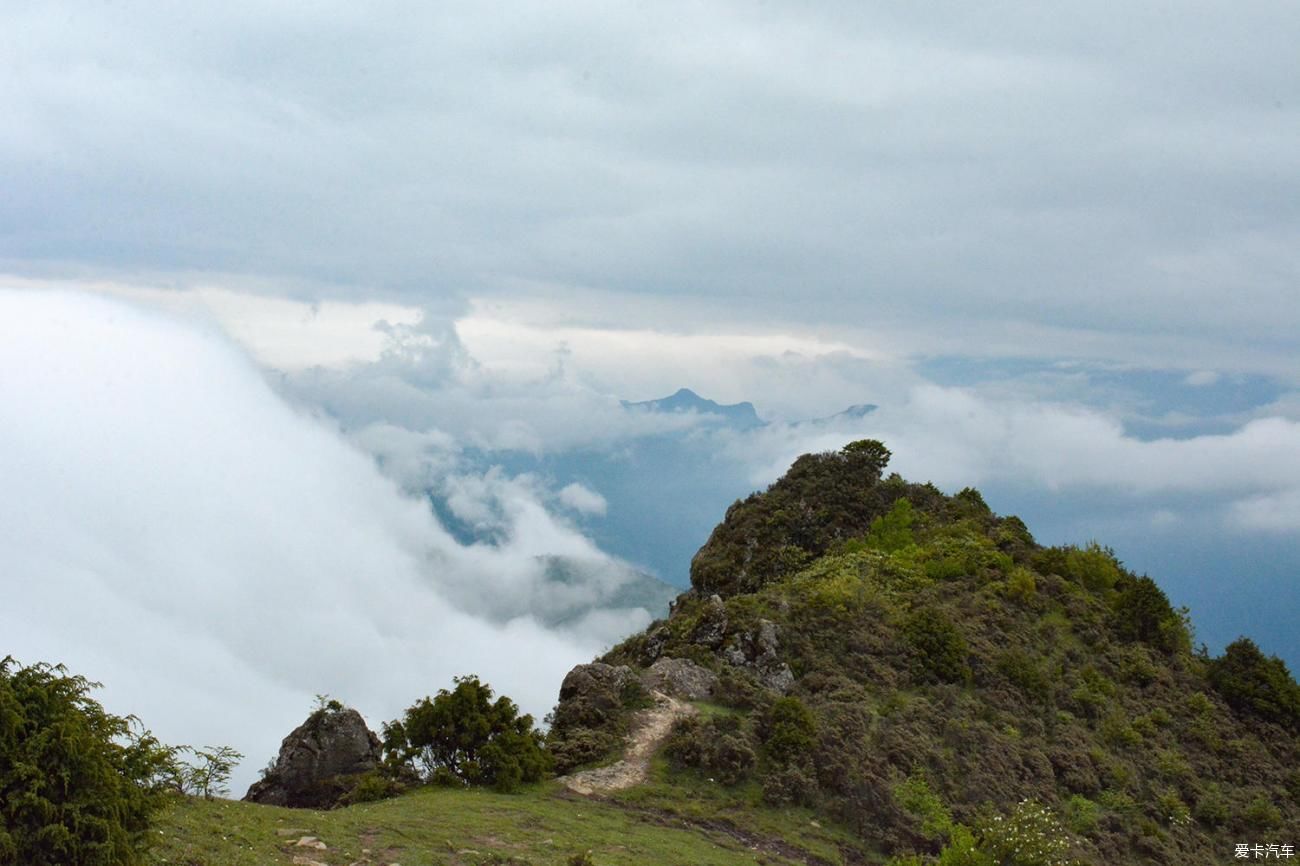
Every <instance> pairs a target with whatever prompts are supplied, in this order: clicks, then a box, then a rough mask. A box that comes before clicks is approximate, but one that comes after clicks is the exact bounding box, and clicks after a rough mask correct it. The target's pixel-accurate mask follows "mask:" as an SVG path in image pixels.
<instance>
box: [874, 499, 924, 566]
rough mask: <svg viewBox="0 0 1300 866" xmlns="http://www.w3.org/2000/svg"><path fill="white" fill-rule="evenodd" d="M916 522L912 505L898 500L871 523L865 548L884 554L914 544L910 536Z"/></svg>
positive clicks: (903, 500)
mask: <svg viewBox="0 0 1300 866" xmlns="http://www.w3.org/2000/svg"><path fill="white" fill-rule="evenodd" d="M915 521H916V512H915V511H913V509H912V503H911V502H909V501H908V500H906V499H898V500H896V501H895V502H894V505H893V507H892V508H890V509H889V511H887V512H886V513H884V514H882V515H881V516H880V517H877V518H876V519H875V520H873V521H871V528H870V529H869V530H868V531H867V546H868V547H871V548H874V549H876V550H880V551H884V552H885V553H896V552H897V551H900V550H903V549H905V548H908V547H912V546H913V545H915V544H916V537H915V536H914V535H912V524H913V523H914V522H915Z"/></svg>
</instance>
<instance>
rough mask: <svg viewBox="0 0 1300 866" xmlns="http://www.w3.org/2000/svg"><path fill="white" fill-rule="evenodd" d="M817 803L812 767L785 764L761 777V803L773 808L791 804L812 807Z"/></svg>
mask: <svg viewBox="0 0 1300 866" xmlns="http://www.w3.org/2000/svg"><path fill="white" fill-rule="evenodd" d="M816 801H817V778H816V774H815V773H814V771H813V769H812V767H810V766H808V765H805V764H787V765H785V766H782V767H777V768H776V769H774V770H772V771H771V772H770V773H768V774H767V775H766V776H764V777H763V802H765V803H769V804H771V805H773V806H784V805H787V804H790V803H793V804H794V805H796V806H812V805H814V804H815V803H816Z"/></svg>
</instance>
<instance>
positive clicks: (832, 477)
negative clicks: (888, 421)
mask: <svg viewBox="0 0 1300 866" xmlns="http://www.w3.org/2000/svg"><path fill="white" fill-rule="evenodd" d="M888 460H889V450H888V449H886V448H885V447H884V446H883V445H882V444H881V443H879V442H876V441H875V440H871V439H865V440H862V441H859V442H851V443H849V444H848V445H846V446H845V447H844V448H843V449H842V450H840V451H833V452H827V453H824V454H805V455H804V456H802V457H800V458H799V459H798V460H796V461H795V462H794V465H792V466H791V467H790V470H789V471H788V472H787V473H786V474H785V475H784V476H783V477H782V478H781V479H780V480H779V481H777V482H776V483H775V484H773V485H772V486H771V487H769V488H768V489H767V491H766V492H764V493H755V494H753V495H752V496H750V497H749V498H748V499H745V500H744V501H743V502H737V503H735V504H734V505H732V506H731V507H730V508H728V509H727V515H726V519H725V520H723V522H722V523H721V524H719V525H718V527H717V528H716V529H714V530H713V534H712V535H710V537H709V540H708V542H706V543H705V545H704V546H703V547H701V548H700V550H699V552H698V553H697V554H695V558H694V559H692V560H691V585H692V586H693V587H694V588H695V589H696V590H697V591H698V592H699V593H701V594H702V595H703V596H706V597H707V596H708V595H710V594H712V593H718V594H720V595H722V596H723V597H724V598H725V597H727V596H730V595H735V594H737V593H742V592H753V591H755V590H757V589H759V588H760V587H762V586H763V585H764V584H766V583H768V582H769V581H771V580H773V579H776V578H778V577H781V576H783V575H789V574H793V573H794V572H796V571H798V570H799V569H800V568H802V567H803V566H805V565H807V564H808V563H809V562H811V561H812V560H813V559H814V558H816V557H818V556H820V555H822V554H823V553H826V552H827V551H828V550H830V549H831V548H832V547H833V546H834V545H836V544H840V543H842V542H845V541H847V540H849V539H852V538H859V537H861V536H863V535H864V534H866V533H867V531H868V530H869V529H870V527H871V523H872V521H873V520H875V519H876V518H877V517H882V516H883V515H885V514H886V513H887V512H888V511H889V510H890V508H891V507H892V506H893V505H894V503H895V501H897V500H898V499H900V498H903V497H906V498H907V499H909V500H911V505H912V507H913V508H915V509H916V510H917V511H921V512H929V511H931V510H938V509H942V508H945V507H947V502H948V500H947V498H946V497H944V496H943V494H942V493H940V492H939V491H938V490H936V489H935V488H934V487H932V486H929V485H920V484H908V483H906V482H904V481H903V480H902V479H901V478H898V477H897V476H890V478H889V479H887V480H885V481H882V480H881V473H882V471H883V470H884V467H885V464H886V463H887V462H888Z"/></svg>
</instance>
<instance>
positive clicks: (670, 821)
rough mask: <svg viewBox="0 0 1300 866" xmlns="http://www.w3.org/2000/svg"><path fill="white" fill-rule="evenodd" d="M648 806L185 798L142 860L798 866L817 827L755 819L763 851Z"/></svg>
mask: <svg viewBox="0 0 1300 866" xmlns="http://www.w3.org/2000/svg"><path fill="white" fill-rule="evenodd" d="M679 796H680V793H679ZM653 799H654V798H648V799H644V800H643V801H642V802H641V803H639V804H636V805H635V806H633V804H624V805H620V804H618V803H612V802H601V801H597V800H588V799H584V798H581V797H576V796H574V795H572V794H569V793H568V792H566V791H564V790H563V789H562V788H561V787H560V786H559V785H556V784H554V783H548V784H544V785H539V786H536V787H534V788H532V789H530V790H527V791H525V792H524V793H522V794H516V795H505V794H495V793H491V792H488V791H477V790H451V789H444V788H426V789H421V790H419V791H416V792H414V793H411V794H408V795H406V796H403V797H398V798H396V799H393V800H385V801H382V802H378V803H366V804H361V805H357V806H350V807H348V808H346V809H336V810H333V811H328V812H314V811H309V810H303V809H281V808H276V807H273V806H259V805H255V804H252V803H242V802H236V801H233V800H211V801H205V800H200V799H185V800H178V801H177V802H176V803H175V804H174V805H173V806H171V807H170V808H169V809H168V810H167V811H165V812H164V813H163V814H162V815H161V816H159V819H158V820H157V822H156V828H155V830H154V831H153V832H154V834H155V836H154V839H155V843H154V846H153V848H152V850H151V853H150V859H149V862H150V863H151V864H155V866H156V864H172V866H270V864H285V866H290V864H293V863H294V858H295V857H298V858H305V859H308V860H313V861H318V862H320V863H325V864H329V866H350V864H354V863H362V864H366V866H392V864H401V866H433V864H440V866H478V864H515V866H524V864H533V866H543V864H546V866H549V864H559V866H565V864H568V863H570V862H571V859H572V858H574V857H575V855H581V854H583V853H584V852H587V851H590V852H591V861H590V862H591V863H593V864H595V866H623V864H626V866H633V864H638V866H639V864H648V863H654V864H664V866H674V864H683V866H685V864H691V866H729V864H751V863H763V864H771V866H779V864H794V863H802V862H805V857H804V856H801V853H800V852H798V851H796V850H794V849H793V848H792V847H791V846H793V845H799V846H800V847H802V843H803V842H804V841H805V840H804V838H803V836H806V835H808V834H807V833H805V832H803V831H804V829H805V828H807V829H815V828H811V827H809V826H808V825H807V821H806V819H804V818H802V816H798V817H794V818H789V817H783V816H782V813H781V812H779V811H777V810H758V812H759V813H760V815H761V814H762V813H771V814H770V815H768V816H767V818H768V820H767V824H768V826H765V827H763V831H764V835H767V834H770V840H767V841H769V842H770V843H771V844H762V843H763V841H764V840H759V839H756V838H752V837H748V836H745V835H744V834H742V833H738V832H736V831H735V830H734V829H730V830H729V829H728V828H727V824H728V822H726V821H721V822H720V821H718V820H716V819H718V818H720V817H722V818H725V816H720V815H713V816H712V817H711V818H709V819H708V820H705V815H706V814H707V812H708V810H706V809H702V808H699V804H697V807H696V808H695V810H694V811H695V814H694V815H691V814H688V813H689V811H690V810H688V812H682V813H677V814H668V813H665V812H664V811H663V810H661V809H659V808H657V807H656V806H655V804H654V803H653V802H652V800H653ZM719 805H720V804H719ZM751 809H752V807H751ZM751 817H753V816H751ZM763 823H764V822H762V821H758V822H757V823H756V822H754V821H752V820H751V821H750V823H749V825H748V826H747V828H746V829H748V830H750V831H758V829H759V826H760V825H762V824H763ZM800 825H803V826H800ZM302 836H315V837H316V838H318V839H320V840H321V841H322V842H324V843H326V844H327V845H328V846H329V847H328V849H326V850H323V851H318V850H314V849H310V848H301V847H294V843H295V842H297V840H298V839H299V838H301V837H302ZM813 837H814V839H815V838H816V834H813ZM817 841H818V842H819V844H816V845H813V846H810V847H809V848H808V851H809V853H812V854H814V855H815V856H817V857H819V858H821V859H823V860H828V861H829V862H831V863H838V862H840V861H839V858H838V855H837V854H836V853H835V851H834V846H833V845H829V844H827V841H826V840H824V839H820V840H817ZM778 843H781V844H778ZM828 854H829V855H830V856H825V855H828ZM831 858H833V859H831ZM299 862H301V860H300V861H299Z"/></svg>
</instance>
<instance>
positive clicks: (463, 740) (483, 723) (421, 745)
mask: <svg viewBox="0 0 1300 866" xmlns="http://www.w3.org/2000/svg"><path fill="white" fill-rule="evenodd" d="M455 683H456V687H455V688H454V689H453V690H451V691H447V690H446V689H440V690H439V691H438V694H437V696H435V697H433V698H424V699H423V700H422V701H420V702H419V703H417V704H415V705H414V706H412V707H410V708H409V709H407V711H406V713H405V714H404V716H403V717H402V718H401V719H400V720H395V721H393V722H389V723H388V724H386V725H384V752H385V759H386V761H387V762H388V764H389V765H390V766H393V767H397V766H401V765H403V764H409V763H411V762H413V761H418V763H419V764H420V765H421V767H422V768H423V770H424V777H425V779H426V780H428V781H434V782H440V783H449V784H456V783H459V784H464V785H491V786H493V787H494V788H496V789H497V790H499V791H514V790H517V789H518V788H519V785H520V784H521V783H524V782H536V781H539V780H541V778H542V777H543V776H544V775H545V774H546V773H547V772H549V771H550V769H551V756H550V755H549V754H548V753H547V752H546V751H545V750H544V749H543V748H542V734H541V732H540V731H538V730H537V729H536V728H535V727H534V726H533V717H532V716H530V715H527V714H525V715H519V708H518V707H517V706H516V705H515V703H514V701H512V700H510V699H509V698H507V697H505V696H504V695H503V696H501V697H499V698H497V699H496V700H495V701H493V700H492V689H491V687H489V686H488V685H487V684H486V683H481V682H479V679H478V677H476V676H464V677H456V679H455Z"/></svg>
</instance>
